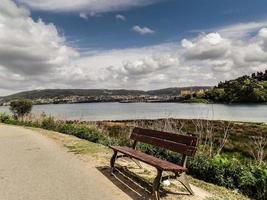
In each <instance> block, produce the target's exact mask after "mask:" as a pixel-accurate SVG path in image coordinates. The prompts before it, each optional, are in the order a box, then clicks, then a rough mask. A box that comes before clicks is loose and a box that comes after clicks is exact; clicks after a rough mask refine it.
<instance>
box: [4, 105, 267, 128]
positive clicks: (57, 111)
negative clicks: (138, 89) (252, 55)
mask: <svg viewBox="0 0 267 200" xmlns="http://www.w3.org/2000/svg"><path fill="white" fill-rule="evenodd" d="M0 112H7V113H8V112H9V109H8V107H5V106H1V107H0ZM32 112H33V113H34V114H37V115H38V114H41V113H42V112H45V113H46V114H48V115H52V116H55V117H57V118H61V119H69V120H74V119H76V120H88V121H95V120H126V119H157V118H170V117H171V118H182V119H196V118H197V119H200V118H202V119H214V120H219V119H220V120H232V121H249V122H265V123H267V105H223V104H186V103H82V104H50V105H34V106H33V110H32Z"/></svg>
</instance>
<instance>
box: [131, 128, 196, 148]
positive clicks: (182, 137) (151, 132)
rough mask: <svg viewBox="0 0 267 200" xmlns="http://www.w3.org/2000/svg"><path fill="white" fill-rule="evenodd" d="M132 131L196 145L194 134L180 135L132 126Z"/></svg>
mask: <svg viewBox="0 0 267 200" xmlns="http://www.w3.org/2000/svg"><path fill="white" fill-rule="evenodd" d="M133 133H135V134H138V135H145V136H149V137H156V138H161V139H164V140H170V141H173V142H178V143H182V144H186V145H189V146H196V145H197V138H196V137H194V136H189V135H181V134H176V133H169V132H164V131H156V130H151V129H144V128H138V127H136V128H134V130H133Z"/></svg>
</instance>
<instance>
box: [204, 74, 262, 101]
mask: <svg viewBox="0 0 267 200" xmlns="http://www.w3.org/2000/svg"><path fill="white" fill-rule="evenodd" d="M205 98H206V99H208V100H210V101H212V102H216V103H267V70H265V72H257V73H253V74H252V75H251V76H242V77H239V78H237V79H234V80H230V81H225V82H220V83H219V84H218V86H216V87H214V88H213V89H212V90H210V91H208V92H207V93H206V97H205Z"/></svg>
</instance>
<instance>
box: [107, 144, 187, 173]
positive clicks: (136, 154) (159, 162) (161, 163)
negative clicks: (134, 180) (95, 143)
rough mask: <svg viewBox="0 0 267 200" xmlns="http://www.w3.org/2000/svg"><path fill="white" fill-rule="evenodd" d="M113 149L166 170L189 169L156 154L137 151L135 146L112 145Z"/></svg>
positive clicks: (181, 170)
mask: <svg viewBox="0 0 267 200" xmlns="http://www.w3.org/2000/svg"><path fill="white" fill-rule="evenodd" d="M110 148H111V149H113V150H115V151H118V152H120V153H123V154H126V155H128V156H130V157H132V158H135V159H137V160H140V161H142V162H144V163H147V164H149V165H151V166H153V167H155V168H157V169H160V170H164V171H173V172H179V173H181V172H185V171H187V169H186V168H185V167H182V166H180V165H176V164H174V163H171V162H168V161H166V160H161V159H159V158H156V157H154V156H151V155H148V154H145V153H143V152H140V151H137V150H135V149H133V148H129V147H121V146H110Z"/></svg>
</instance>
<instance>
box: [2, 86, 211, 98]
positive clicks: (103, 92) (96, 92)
mask: <svg viewBox="0 0 267 200" xmlns="http://www.w3.org/2000/svg"><path fill="white" fill-rule="evenodd" d="M208 88H211V87H208V86H203V87H202V86H196V87H175V88H165V89H159V90H149V91H143V90H124V89H119V90H107V89H45V90H32V91H25V92H19V93H16V94H12V95H9V96H5V97H0V100H1V99H2V101H10V100H13V99H18V98H26V99H31V100H34V99H42V98H64V97H69V96H111V95H120V96H127V95H132V96H138V95H153V96H163V95H170V96H172V95H179V94H180V91H181V90H190V89H192V90H196V89H208Z"/></svg>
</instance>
